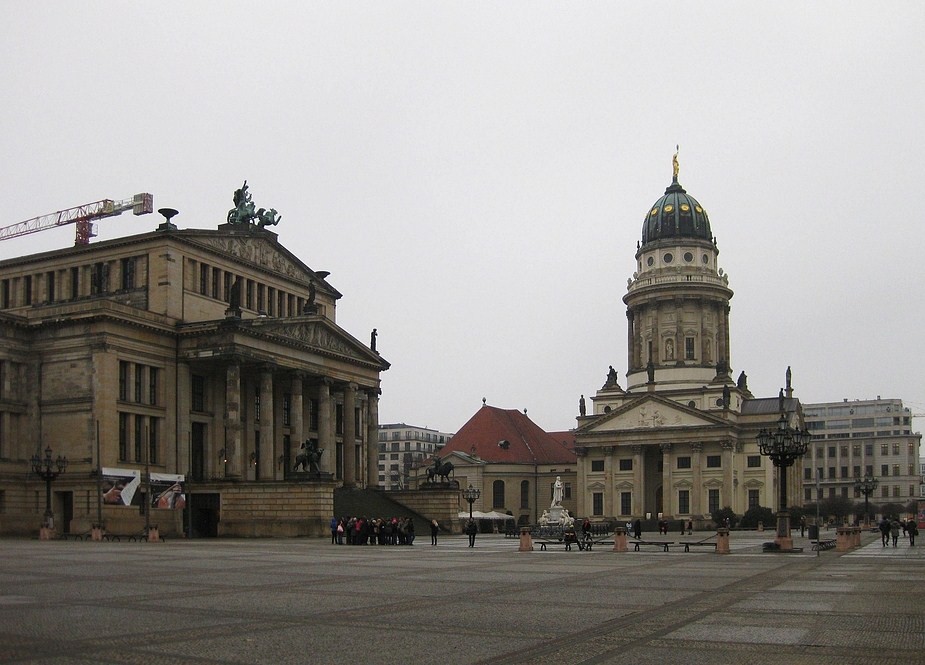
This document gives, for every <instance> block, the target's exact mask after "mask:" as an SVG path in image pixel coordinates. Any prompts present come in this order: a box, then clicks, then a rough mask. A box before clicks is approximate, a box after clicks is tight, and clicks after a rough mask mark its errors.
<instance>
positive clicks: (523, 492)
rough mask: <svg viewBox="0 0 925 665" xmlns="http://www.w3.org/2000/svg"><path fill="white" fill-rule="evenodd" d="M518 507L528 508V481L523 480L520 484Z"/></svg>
mask: <svg viewBox="0 0 925 665" xmlns="http://www.w3.org/2000/svg"><path fill="white" fill-rule="evenodd" d="M520 507H521V508H529V507H530V481H529V480H524V481H521V483H520Z"/></svg>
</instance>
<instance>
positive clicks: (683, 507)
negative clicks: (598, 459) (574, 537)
mask: <svg viewBox="0 0 925 665" xmlns="http://www.w3.org/2000/svg"><path fill="white" fill-rule="evenodd" d="M618 496H619V504H620V505H619V509H620V512H619V514H618V515H617V517H620V518H624V519H629V518H630V517H632V516H633V514H634V513H633V493H632V492H628V491H624V492H620V493H619V495H618ZM675 498H676V499H677V503H676V505H677V506H678V511H677V515H678V516H690V515H691V514H692V512H691V491H690V490H688V489H679V490H677V496H676V497H675ZM746 498H747V501H748V508H749V509H751V508H757V507H759V506H760V505H761V491H760V490H757V489H749V490H747V495H746ZM720 507H721V506H720V490H719V489H717V488H708V489H707V511H708V512H709V513H710V514H713V513H715V512H717V511H718V510H719V509H720ZM591 515H592V516H594V517H603V516H604V493H603V492H593V493H592V494H591Z"/></svg>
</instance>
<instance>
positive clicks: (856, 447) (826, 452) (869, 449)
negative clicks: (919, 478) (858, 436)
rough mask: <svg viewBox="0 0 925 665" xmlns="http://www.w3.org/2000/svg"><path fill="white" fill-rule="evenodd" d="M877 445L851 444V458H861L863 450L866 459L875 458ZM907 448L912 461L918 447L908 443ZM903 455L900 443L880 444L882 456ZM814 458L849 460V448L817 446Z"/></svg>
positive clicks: (911, 442) (844, 446) (843, 446)
mask: <svg viewBox="0 0 925 665" xmlns="http://www.w3.org/2000/svg"><path fill="white" fill-rule="evenodd" d="M875 445H876V444H873V443H865V444H863V446H862V444H860V443H853V444H851V457H853V458H859V457H860V456H861V450H862V448H863V451H864V456H865V457H873V455H874V450H875V448H874V446H875ZM905 447H906V454H907V455H908V456H909V457H910V458H911V459H914V458H916V455H917V452H918V447H917V446H916V444H915V443H914V442H913V441H908V442H906V446H905ZM902 454H903V445H902V443H901V442H899V441H893V442H892V444H890V443H881V444H880V455H881V456H885V455H894V456H895V455H902ZM814 457H815V458H816V459H819V458H821V457H828V458H833V457H835V458H837V457H840V458H842V459H845V458H848V446H847V445H842V446H816V447H815V449H814Z"/></svg>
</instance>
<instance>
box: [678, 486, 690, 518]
mask: <svg viewBox="0 0 925 665" xmlns="http://www.w3.org/2000/svg"><path fill="white" fill-rule="evenodd" d="M678 512H679V513H681V514H682V515H689V514H690V512H691V493H690V490H678Z"/></svg>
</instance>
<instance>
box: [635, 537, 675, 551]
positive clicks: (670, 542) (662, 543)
mask: <svg viewBox="0 0 925 665" xmlns="http://www.w3.org/2000/svg"><path fill="white" fill-rule="evenodd" d="M674 544H675V542H674V541H673V540H668V541H665V540H634V541H633V551H634V552H638V551H639V546H640V545H658V546H659V547H661V548H662V551H663V552H667V551H668V546H669V545H674Z"/></svg>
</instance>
